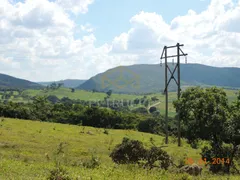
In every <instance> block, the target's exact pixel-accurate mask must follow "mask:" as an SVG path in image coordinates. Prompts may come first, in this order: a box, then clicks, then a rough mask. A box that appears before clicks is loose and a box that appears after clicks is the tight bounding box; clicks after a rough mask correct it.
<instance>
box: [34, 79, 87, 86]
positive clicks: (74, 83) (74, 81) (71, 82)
mask: <svg viewBox="0 0 240 180" xmlns="http://www.w3.org/2000/svg"><path fill="white" fill-rule="evenodd" d="M85 81H86V80H80V79H65V80H61V81H51V82H37V83H38V84H41V85H43V86H48V85H50V84H52V83H54V82H55V83H63V87H66V88H75V87H77V86H80V85H81V84H83V83H84V82H85Z"/></svg>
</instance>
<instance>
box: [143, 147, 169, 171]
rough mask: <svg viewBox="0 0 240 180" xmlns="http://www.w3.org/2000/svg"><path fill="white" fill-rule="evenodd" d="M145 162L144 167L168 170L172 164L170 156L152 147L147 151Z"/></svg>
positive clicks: (158, 148)
mask: <svg viewBox="0 0 240 180" xmlns="http://www.w3.org/2000/svg"><path fill="white" fill-rule="evenodd" d="M146 160H147V164H146V166H148V167H150V168H153V167H159V168H162V169H168V167H169V166H170V165H171V164H172V161H171V158H170V156H169V155H168V154H167V152H166V151H164V150H162V149H161V148H160V147H152V148H151V149H150V150H148V151H147V154H146Z"/></svg>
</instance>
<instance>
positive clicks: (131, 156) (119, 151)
mask: <svg viewBox="0 0 240 180" xmlns="http://www.w3.org/2000/svg"><path fill="white" fill-rule="evenodd" d="M145 154H146V150H145V149H144V147H143V144H142V142H140V141H138V140H130V139H128V138H126V137H125V138H123V141H122V143H121V144H118V145H117V146H116V147H115V148H114V149H113V151H112V153H111V154H110V157H111V158H112V160H113V161H114V162H115V163H118V164H128V163H137V162H139V161H140V160H141V159H143V158H144V155H145Z"/></svg>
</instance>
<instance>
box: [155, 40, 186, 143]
mask: <svg viewBox="0 0 240 180" xmlns="http://www.w3.org/2000/svg"><path fill="white" fill-rule="evenodd" d="M182 46H184V45H183V44H179V43H177V45H175V46H168V47H167V46H164V48H163V52H162V55H161V58H160V59H161V62H160V63H161V66H162V59H165V89H164V94H165V97H166V102H165V103H166V104H165V105H166V109H165V110H166V112H165V131H166V139H165V143H166V144H168V86H169V83H170V82H171V80H172V79H173V80H174V81H175V83H176V84H177V87H178V91H177V95H178V99H179V98H180V95H181V82H180V57H181V56H185V63H187V55H188V54H185V53H184V52H183V51H182V49H181V48H180V47H182ZM170 48H177V55H171V56H168V54H167V53H168V51H167V50H168V49H170ZM174 57H177V63H176V65H175V67H174V70H173V71H172V70H171V69H170V68H169V66H168V63H167V59H168V58H174ZM172 64H173V65H174V59H173V61H172ZM176 70H177V74H178V75H177V79H176V78H175V77H174V73H175V71H176ZM168 72H170V74H171V75H170V78H168ZM179 116H180V110H179V108H177V120H178V146H181V124H180V117H179Z"/></svg>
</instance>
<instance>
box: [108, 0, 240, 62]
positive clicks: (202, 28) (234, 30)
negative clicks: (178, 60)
mask: <svg viewBox="0 0 240 180" xmlns="http://www.w3.org/2000/svg"><path fill="white" fill-rule="evenodd" d="M239 12H240V1H239V3H238V4H236V3H234V2H233V1H232V0H223V1H222V0H221V1H220V0H212V1H211V3H210V5H209V6H208V8H207V9H206V10H205V11H203V12H201V13H199V14H198V13H196V12H194V11H193V10H189V11H188V13H187V14H186V15H184V16H178V17H176V18H174V19H173V20H172V21H171V23H169V24H168V23H166V22H165V21H164V20H163V18H162V16H161V15H158V14H156V13H148V12H140V13H139V14H137V15H135V16H134V17H132V18H131V20H130V23H131V26H132V27H131V29H130V30H129V31H128V32H126V33H122V34H121V35H119V36H118V37H116V38H115V39H114V40H113V47H115V48H113V50H112V53H119V50H121V52H122V53H128V54H138V55H139V56H140V57H145V58H144V59H145V63H147V62H152V63H158V62H159V56H160V53H161V52H160V51H161V50H162V48H163V46H164V45H175V44H176V43H177V42H180V43H184V44H185V47H184V48H183V49H184V51H185V52H187V53H188V54H189V58H188V59H189V60H188V62H195V63H203V64H207V65H213V66H236V67H240V60H239V59H238V57H239V56H240V51H239V48H240V39H239V37H240V29H239V26H238V24H239V23H240V20H239V19H240V13H239ZM119 47H121V48H119ZM123 47H124V48H123ZM141 59H143V58H139V59H138V62H142V61H141ZM150 59H152V61H150ZM154 59H155V60H154ZM183 62H184V61H183Z"/></svg>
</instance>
